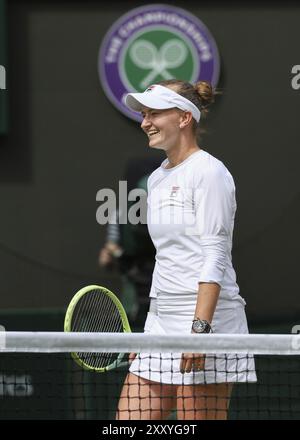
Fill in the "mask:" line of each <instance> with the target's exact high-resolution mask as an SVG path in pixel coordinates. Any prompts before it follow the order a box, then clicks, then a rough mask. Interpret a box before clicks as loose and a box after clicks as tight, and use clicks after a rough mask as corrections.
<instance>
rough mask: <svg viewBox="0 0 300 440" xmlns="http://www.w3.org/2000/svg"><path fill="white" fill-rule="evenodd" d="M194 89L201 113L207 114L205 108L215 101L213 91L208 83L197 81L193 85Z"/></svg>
mask: <svg viewBox="0 0 300 440" xmlns="http://www.w3.org/2000/svg"><path fill="white" fill-rule="evenodd" d="M194 89H195V90H196V92H197V93H198V95H199V96H200V99H201V103H202V105H201V109H200V110H201V111H203V110H204V111H206V112H207V107H208V106H209V105H210V104H212V103H213V102H214V101H215V95H216V93H215V91H214V89H213V88H212V86H211V84H210V83H209V82H208V81H198V82H197V83H196V84H195V85H194Z"/></svg>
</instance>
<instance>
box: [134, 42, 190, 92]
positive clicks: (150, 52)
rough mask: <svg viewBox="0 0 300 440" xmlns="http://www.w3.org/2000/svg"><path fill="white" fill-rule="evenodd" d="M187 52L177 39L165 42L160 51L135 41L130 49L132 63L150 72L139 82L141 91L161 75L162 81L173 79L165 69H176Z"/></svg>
mask: <svg viewBox="0 0 300 440" xmlns="http://www.w3.org/2000/svg"><path fill="white" fill-rule="evenodd" d="M187 55H188V50H187V48H186V46H185V44H183V42H182V41H180V40H179V39H171V40H169V41H166V42H165V43H164V44H163V45H162V46H161V47H160V49H157V48H156V46H155V45H154V44H153V43H152V42H150V41H147V40H142V39H141V40H138V41H136V42H135V43H134V44H133V45H132V47H131V49H130V56H131V59H132V61H133V63H134V64H135V65H136V66H137V67H139V68H141V69H144V70H149V69H150V72H149V73H148V74H147V76H145V78H144V79H143V80H142V81H141V82H140V84H139V86H140V88H141V89H144V88H145V87H147V86H148V85H149V84H150V83H151V82H153V81H154V80H155V79H156V77H157V76H159V75H161V76H162V77H163V79H171V78H173V74H172V73H171V72H170V71H168V70H167V69H176V68H177V67H180V66H181V65H182V64H183V63H184V62H185V60H186V58H187Z"/></svg>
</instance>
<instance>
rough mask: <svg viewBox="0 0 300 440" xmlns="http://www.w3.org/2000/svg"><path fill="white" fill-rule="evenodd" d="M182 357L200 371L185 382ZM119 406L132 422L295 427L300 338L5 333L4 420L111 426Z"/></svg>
mask: <svg viewBox="0 0 300 440" xmlns="http://www.w3.org/2000/svg"><path fill="white" fill-rule="evenodd" d="M130 352H134V353H138V355H137V356H136V358H135V361H134V363H133V364H132V365H131V370H132V376H131V377H132V378H134V382H131V383H130V385H128V386H126V387H125V388H123V384H124V380H125V378H126V376H127V374H128V365H126V364H125V362H124V361H126V358H127V356H128V355H126V353H127V354H128V353H130ZM72 353H73V357H72V355H71V354H72ZM74 353H76V354H75V355H74ZM120 353H122V355H120ZM182 353H194V354H196V353H201V354H205V359H204V364H203V365H202V367H201V368H199V369H197V370H195V371H194V368H193V371H191V372H190V373H187V372H185V373H184V374H182V373H181V372H180V362H181V354H182ZM123 354H124V356H123ZM74 357H75V359H76V361H75V360H74ZM196 360H197V359H196ZM197 361H199V359H198V360H197ZM84 363H86V364H88V365H91V367H90V369H86V367H85V368H83V366H84V365H83V364H84ZM124 364H125V365H124ZM105 365H106V366H107V365H110V367H109V368H110V369H109V371H106V372H103V373H96V372H95V370H100V369H101V368H103V367H104V366H105ZM178 368H179V371H178ZM93 370H94V371H93ZM141 377H142V378H141ZM145 378H146V379H150V381H151V384H152V385H154V387H152V388H151V389H150V388H149V387H148V386H147V382H146V381H145ZM162 382H163V384H162ZM122 389H123V391H122ZM121 393H122V399H121V401H120V395H121ZM130 399H131V400H130ZM119 402H121V403H119ZM118 404H119V405H120V406H119V417H120V418H122V412H124V417H126V419H127V420H128V419H139V418H140V417H142V418H144V419H153V418H157V419H162V418H167V419H175V420H176V419H177V420H184V419H199V418H203V419H205V418H226V417H227V418H228V419H234V420H235V419H243V420H245V419H264V420H265V419H273V420H274V419H297V420H299V419H300V335H263V334H257V335H254V334H252V335H220V334H202V335H161V336H157V335H147V334H142V333H125V334H123V333H122V334H119V333H117V334H113V333H62V332H43V333H41V332H1V336H0V419H31V420H37V419H56V420H57V419H60V420H61V419H72V420H81V419H97V420H112V419H115V417H116V411H117V408H118Z"/></svg>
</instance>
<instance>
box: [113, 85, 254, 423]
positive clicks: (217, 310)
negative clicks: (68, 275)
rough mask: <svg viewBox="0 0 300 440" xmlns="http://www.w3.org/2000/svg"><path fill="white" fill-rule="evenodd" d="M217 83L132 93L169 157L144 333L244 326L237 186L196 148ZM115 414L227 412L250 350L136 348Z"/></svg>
mask: <svg viewBox="0 0 300 440" xmlns="http://www.w3.org/2000/svg"><path fill="white" fill-rule="evenodd" d="M215 94H216V91H215V90H213V88H212V87H211V85H210V84H209V83H208V82H206V81H200V82H198V83H196V84H195V85H191V84H189V83H187V82H184V81H181V80H167V81H162V82H160V83H158V84H154V85H152V86H150V87H148V88H147V90H146V91H145V92H143V93H129V94H128V95H127V96H126V104H127V106H128V107H129V108H130V109H132V110H135V111H138V112H141V114H142V117H143V121H142V124H141V128H142V129H143V131H144V132H145V134H146V135H147V137H148V139H149V147H151V148H159V149H163V150H164V151H165V153H166V156H167V158H166V159H165V160H164V161H163V162H162V164H161V166H160V167H159V168H158V169H156V170H155V171H154V172H153V173H152V174H151V175H150V177H149V179H148V229H149V233H150V236H151V238H152V241H153V243H154V245H155V248H156V263H155V268H154V272H153V278H152V286H151V291H150V297H151V303H150V310H149V313H148V316H147V319H146V323H145V332H147V333H150V334H157V335H160V334H172V333H174V334H177V335H178V333H181V334H188V333H190V332H193V333H197V337H199V338H201V334H203V333H209V332H212V331H213V332H215V333H248V326H247V319H246V315H245V310H244V309H245V301H244V299H243V298H242V297H241V296H240V295H239V287H238V285H237V283H236V275H235V271H234V269H233V266H232V261H231V247H232V234H233V225H234V216H235V211H236V201H235V185H234V181H233V178H232V176H231V174H230V173H229V171H228V170H227V168H226V167H225V166H224V164H223V163H222V162H221V161H220V160H218V159H216V158H215V157H214V156H212V155H211V154H209V153H208V152H207V151H205V150H204V149H202V148H200V146H199V144H198V141H197V129H198V127H199V121H200V117H201V115H202V116H203V115H204V114H206V112H207V107H208V106H209V105H210V104H211V103H212V102H213V101H214V96H215ZM132 358H133V359H134V360H133V362H132V363H131V366H130V369H129V374H128V376H127V378H126V380H125V383H124V386H123V390H122V392H121V397H120V401H119V406H118V412H117V418H118V419H127V420H128V419H148V420H149V419H152V420H154V419H165V418H167V417H168V416H169V414H170V412H171V411H172V410H173V409H174V408H176V409H177V418H178V419H181V420H185V419H226V418H227V412H228V404H229V399H230V395H231V391H232V385H233V383H235V382H254V381H256V374H255V367H254V361H253V358H251V357H250V358H249V357H243V356H237V355H235V354H233V355H231V356H230V355H228V354H227V355H225V354H224V355H217V356H212V355H206V356H205V355H201V354H192V353H184V354H182V353H157V354H153V353H152V354H151V355H149V354H145V353H141V354H139V355H136V356H135V357H134V355H133V356H132Z"/></svg>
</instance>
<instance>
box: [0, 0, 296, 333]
mask: <svg viewBox="0 0 300 440" xmlns="http://www.w3.org/2000/svg"><path fill="white" fill-rule="evenodd" d="M166 3H167V2H166ZM173 4H174V2H173ZM175 4H176V6H180V7H184V8H186V9H187V10H188V11H190V12H192V13H194V14H195V15H196V16H198V17H199V18H200V19H201V20H202V21H203V22H204V23H205V24H206V25H207V27H208V28H209V29H210V31H211V32H212V34H213V35H214V37H215V40H216V42H217V45H218V47H219V51H220V54H221V58H222V65H221V78H220V84H219V86H220V87H222V88H223V90H224V93H223V96H222V97H221V98H219V99H218V102H217V103H216V105H215V107H214V108H212V112H211V115H210V117H209V120H208V124H209V133H208V135H207V136H206V137H205V139H204V141H203V144H202V147H203V148H204V149H206V150H207V151H209V152H210V153H211V154H213V155H215V156H217V157H218V158H220V159H221V160H223V161H224V162H225V164H226V165H227V166H228V168H229V169H230V171H231V172H232V174H233V176H234V178H235V181H236V186H237V201H238V212H237V219H236V229H235V237H234V238H235V242H234V253H233V256H234V265H235V267H236V269H237V274H238V282H239V284H240V287H241V294H242V296H243V297H245V299H246V301H247V303H248V316H249V320H250V322H252V323H253V322H255V323H256V322H261V321H270V322H272V321H276V320H277V319H278V318H279V319H281V318H283V319H288V320H290V321H291V326H292V325H293V324H295V323H296V322H295V321H297V318H298V316H299V312H300V301H299V300H298V290H299V288H298V283H297V274H298V270H297V269H298V267H297V266H298V260H299V255H298V246H299V227H298V225H299V223H300V219H299V172H298V168H299V166H298V163H299V159H300V153H299V148H298V146H299V143H300V142H299V141H300V134H299V113H300V112H299V109H300V91H299V90H298V91H297V90H293V89H292V87H291V79H292V75H291V69H292V66H293V65H295V64H299V63H300V61H299V32H298V29H299V19H300V7H299V6H297V5H294V6H292V5H291V6H289V5H288V4H287V6H285V7H283V6H276V3H275V6H271V5H270V6H268V5H267V4H263V5H261V4H259V3H257V4H256V3H254V4H253V5H251V4H250V5H249V6H245V5H243V6H241V5H240V4H239V3H230V5H229V6H228V5H227V6H226V5H223V4H222V3H219V2H218V3H214V2H198V3H196V2H192V1H185V2H176V3H175ZM139 5H141V3H140V2H133V1H131V2H129V1H122V2H115V1H113V2H110V3H107V4H106V5H105V6H103V3H102V2H79V1H77V2H74V3H73V4H72V2H65V3H64V2H63V3H60V2H48V3H46V2H40V3H39V2H23V3H22V2H17V1H12V2H9V5H8V22H7V25H8V53H9V76H10V77H9V83H10V91H9V92H10V98H9V99H10V102H9V104H10V126H11V128H10V133H9V135H7V136H6V137H2V138H0V200H1V216H0V308H7V307H18V308H20V307H33V308H35V307H48V306H49V307H61V306H64V305H65V304H66V303H67V302H68V300H69V298H70V297H71V296H72V294H73V293H74V292H75V291H76V290H77V289H79V288H80V287H81V286H83V285H85V284H87V283H93V282H99V283H100V282H101V283H102V284H104V285H107V286H109V287H110V288H111V289H113V290H117V291H118V289H120V285H121V283H120V279H119V277H118V275H117V274H116V273H106V272H103V271H101V270H100V269H98V267H97V254H98V250H99V248H100V246H101V244H102V243H103V240H104V233H105V230H104V228H103V227H101V226H99V225H98V224H97V223H96V218H95V214H96V209H97V207H98V204H97V203H96V200H95V197H96V192H97V191H98V190H99V189H101V188H104V187H111V188H114V189H117V183H118V180H119V179H121V178H122V173H123V170H124V167H125V164H126V162H127V161H128V160H130V159H131V158H133V157H136V156H147V155H151V154H154V152H152V151H148V150H147V146H146V139H145V138H144V136H143V134H142V133H141V131H140V130H139V127H138V124H137V123H135V122H133V121H131V120H128V119H127V118H126V117H125V116H123V115H122V114H121V113H119V112H118V111H117V110H116V109H115V108H114V107H113V106H112V105H111V104H110V102H109V101H108V100H107V98H106V96H105V94H104V92H103V90H102V89H101V86H100V83H99V79H98V74H97V55H98V49H99V45H100V43H101V39H102V38H103V36H104V35H105V33H106V31H107V30H108V28H109V27H110V26H111V25H112V23H113V22H114V21H115V20H116V19H117V18H119V17H120V16H121V15H122V14H124V13H125V12H127V11H128V9H129V8H133V7H136V6H139ZM298 321H299V319H298Z"/></svg>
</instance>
